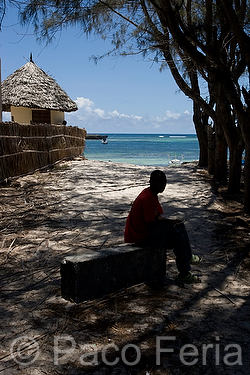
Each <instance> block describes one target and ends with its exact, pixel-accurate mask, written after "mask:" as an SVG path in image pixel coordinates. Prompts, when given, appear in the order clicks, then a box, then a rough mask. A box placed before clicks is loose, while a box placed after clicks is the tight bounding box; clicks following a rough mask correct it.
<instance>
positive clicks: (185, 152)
mask: <svg viewBox="0 0 250 375" xmlns="http://www.w3.org/2000/svg"><path fill="white" fill-rule="evenodd" d="M102 135H107V136H108V137H107V142H108V143H107V144H103V143H102V140H100V139H99V140H98V139H96V140H90V139H88V140H86V142H85V151H84V156H85V157H86V158H87V159H89V160H100V161H112V162H118V163H128V164H135V165H146V166H157V165H158V166H168V165H175V164H176V163H177V164H179V163H182V162H190V161H196V160H198V159H199V142H198V139H197V135H196V134H160V133H159V134H125V133H124V134H120V133H102Z"/></svg>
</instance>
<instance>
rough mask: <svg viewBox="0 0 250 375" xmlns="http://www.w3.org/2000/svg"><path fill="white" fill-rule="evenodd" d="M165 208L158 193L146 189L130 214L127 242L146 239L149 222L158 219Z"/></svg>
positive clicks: (126, 231) (126, 233)
mask: <svg viewBox="0 0 250 375" xmlns="http://www.w3.org/2000/svg"><path fill="white" fill-rule="evenodd" d="M161 214H163V209H162V207H161V205H160V203H159V200H158V197H157V195H154V194H153V193H152V191H151V190H150V188H149V187H148V188H146V189H144V190H143V191H142V192H141V193H140V194H139V195H138V197H137V198H136V200H135V201H134V203H133V206H132V208H131V211H130V213H129V215H128V218H127V221H126V227H125V233H124V240H125V242H129V243H135V242H139V241H142V240H145V239H146V238H147V237H148V235H149V228H148V226H147V223H150V222H154V221H156V219H157V217H158V216H159V215H161Z"/></svg>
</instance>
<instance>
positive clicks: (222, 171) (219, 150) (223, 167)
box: [214, 114, 227, 183]
mask: <svg viewBox="0 0 250 375" xmlns="http://www.w3.org/2000/svg"><path fill="white" fill-rule="evenodd" d="M217 121H218V122H217V123H216V124H215V163H214V179H215V180H216V181H219V182H221V183H227V142H226V138H225V136H224V131H223V128H222V126H221V124H220V116H218V114H217Z"/></svg>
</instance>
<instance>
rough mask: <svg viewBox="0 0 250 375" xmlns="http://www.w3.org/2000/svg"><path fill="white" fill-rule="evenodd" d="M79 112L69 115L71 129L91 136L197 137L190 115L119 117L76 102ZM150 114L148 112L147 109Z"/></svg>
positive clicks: (81, 100)
mask: <svg viewBox="0 0 250 375" xmlns="http://www.w3.org/2000/svg"><path fill="white" fill-rule="evenodd" d="M76 104H77V106H78V111H76V112H71V113H67V114H66V119H67V121H68V124H69V125H75V126H78V127H81V128H86V130H87V132H88V133H96V132H98V133H104V132H105V133H116V132H117V131H119V132H121V133H145V134H146V133H155V132H157V133H163V134H164V133H165V134H167V133H172V134H174V133H176V134H178V133H179V134H180V133H194V132H195V130H194V125H193V121H192V115H191V113H190V112H189V111H187V110H186V111H184V112H183V113H176V112H171V111H170V110H167V111H166V112H165V115H163V116H146V115H145V116H138V115H136V114H125V113H119V112H118V111H117V110H116V109H114V110H112V111H108V112H106V111H104V110H103V109H100V108H96V107H95V104H94V102H93V101H91V100H90V99H87V98H83V97H78V98H77V99H76ZM147 110H148V108H147Z"/></svg>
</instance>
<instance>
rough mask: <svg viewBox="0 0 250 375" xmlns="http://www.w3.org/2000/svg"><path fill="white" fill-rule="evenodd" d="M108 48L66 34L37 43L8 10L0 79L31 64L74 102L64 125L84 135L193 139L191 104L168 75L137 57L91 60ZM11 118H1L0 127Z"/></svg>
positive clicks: (0, 36) (74, 32)
mask: <svg viewBox="0 0 250 375" xmlns="http://www.w3.org/2000/svg"><path fill="white" fill-rule="evenodd" d="M109 49H110V42H109V41H107V40H106V41H104V40H103V39H101V38H100V37H99V36H95V35H92V36H90V37H88V38H87V37H86V36H85V35H84V34H82V33H81V32H80V30H79V29H77V28H72V27H70V28H67V29H65V30H63V31H62V32H61V33H60V34H58V35H57V36H56V39H55V40H54V41H53V42H52V43H51V44H49V45H46V43H45V42H42V43H41V42H39V41H37V36H36V35H34V32H33V28H32V26H30V27H25V28H24V27H21V26H20V23H19V20H18V16H17V12H16V9H15V8H12V7H9V8H8V9H7V13H6V16H5V18H4V21H3V27H2V31H1V32H0V58H1V79H2V80H4V79H5V78H7V77H8V76H9V75H10V74H11V73H13V72H14V71H15V70H16V69H18V68H20V67H21V66H23V65H25V64H26V63H27V62H28V61H29V59H30V53H32V58H33V61H34V62H35V63H36V65H37V66H38V67H39V68H41V69H42V70H44V71H45V72H46V73H47V74H49V75H50V76H51V77H53V78H54V79H55V81H56V82H57V83H58V84H59V85H60V86H61V87H62V88H63V89H64V90H65V91H66V93H67V94H68V95H69V97H70V98H71V99H72V100H74V101H76V103H77V106H78V111H76V112H71V113H66V114H65V119H66V121H67V124H68V125H72V126H78V127H80V128H85V129H86V130H87V132H88V133H99V134H104V133H105V134H106V133H144V134H160V133H162V134H194V133H195V129H194V125H193V121H192V101H191V100H190V99H189V98H187V97H186V96H185V95H184V94H183V93H182V92H181V91H180V90H179V88H178V86H177V85H176V83H175V82H174V80H173V78H172V76H171V74H170V72H169V70H168V69H165V70H163V71H162V72H160V71H159V68H160V65H159V64H156V63H152V62H151V61H145V60H143V59H142V58H140V57H136V58H135V57H117V58H114V57H105V58H104V59H101V60H100V61H98V63H97V64H96V63H95V62H94V60H93V59H91V57H92V56H98V55H102V54H103V53H105V52H107V51H109ZM9 120H10V114H9V113H3V121H9Z"/></svg>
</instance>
